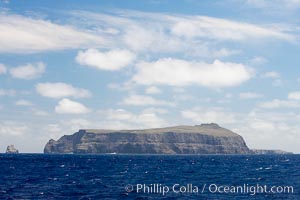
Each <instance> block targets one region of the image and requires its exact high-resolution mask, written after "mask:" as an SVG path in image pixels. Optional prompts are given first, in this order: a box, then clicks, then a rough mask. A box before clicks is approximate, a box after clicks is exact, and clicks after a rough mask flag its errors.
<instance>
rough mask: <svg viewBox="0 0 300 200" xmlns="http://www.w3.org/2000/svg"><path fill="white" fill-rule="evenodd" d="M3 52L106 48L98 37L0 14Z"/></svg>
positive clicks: (69, 28)
mask: <svg viewBox="0 0 300 200" xmlns="http://www.w3.org/2000/svg"><path fill="white" fill-rule="evenodd" d="M0 30H1V31H0V52H9V53H31V52H39V51H46V50H62V49H69V48H84V47H92V46H100V45H101V44H102V46H103V45H104V42H103V41H104V40H103V39H102V38H101V37H99V36H96V35H92V34H90V33H87V32H83V31H80V30H77V29H75V28H73V27H71V26H63V25H58V24H54V23H52V22H50V21H45V20H42V19H33V18H28V17H24V16H20V15H8V14H3V13H0Z"/></svg>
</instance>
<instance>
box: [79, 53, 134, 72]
mask: <svg viewBox="0 0 300 200" xmlns="http://www.w3.org/2000/svg"><path fill="white" fill-rule="evenodd" d="M134 59H135V54H134V53H132V52H130V51H128V50H111V51H107V52H101V51H98V50H97V49H88V50H86V51H79V53H78V55H77V57H76V61H77V62H78V63H79V64H81V65H87V66H90V67H93V68H96V69H100V70H108V71H116V70H120V69H122V68H123V67H126V66H128V65H129V64H131V63H132V62H133V61H134Z"/></svg>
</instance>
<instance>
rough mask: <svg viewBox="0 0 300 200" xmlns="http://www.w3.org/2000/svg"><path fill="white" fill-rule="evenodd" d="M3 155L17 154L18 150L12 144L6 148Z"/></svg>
mask: <svg viewBox="0 0 300 200" xmlns="http://www.w3.org/2000/svg"><path fill="white" fill-rule="evenodd" d="M5 153H8V154H17V153H19V150H18V149H16V148H15V146H14V145H13V144H11V145H8V146H7V148H6V152H5Z"/></svg>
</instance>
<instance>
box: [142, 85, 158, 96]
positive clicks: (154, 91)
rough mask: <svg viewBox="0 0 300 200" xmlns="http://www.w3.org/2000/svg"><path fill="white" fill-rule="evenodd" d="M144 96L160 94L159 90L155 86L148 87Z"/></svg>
mask: <svg viewBox="0 0 300 200" xmlns="http://www.w3.org/2000/svg"><path fill="white" fill-rule="evenodd" d="M145 92H146V94H160V93H161V90H160V89H159V88H158V87H156V86H150V87H147V88H146V91H145Z"/></svg>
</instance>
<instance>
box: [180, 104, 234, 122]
mask: <svg viewBox="0 0 300 200" xmlns="http://www.w3.org/2000/svg"><path fill="white" fill-rule="evenodd" d="M181 114H182V116H183V117H184V118H186V119H189V120H192V121H193V122H195V123H198V124H200V123H218V124H230V123H234V122H236V121H237V120H236V116H235V115H234V114H233V113H230V112H225V111H224V110H222V109H217V108H210V109H203V108H194V109H193V110H183V111H182V112H181Z"/></svg>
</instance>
